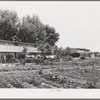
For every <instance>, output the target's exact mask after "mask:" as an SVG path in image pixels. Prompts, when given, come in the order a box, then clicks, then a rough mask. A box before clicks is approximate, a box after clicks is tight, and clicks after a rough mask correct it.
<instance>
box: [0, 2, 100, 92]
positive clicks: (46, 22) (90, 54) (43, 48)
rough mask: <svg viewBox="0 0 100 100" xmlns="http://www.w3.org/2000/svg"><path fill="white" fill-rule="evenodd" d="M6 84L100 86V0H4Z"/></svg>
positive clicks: (0, 78) (1, 24)
mask: <svg viewBox="0 0 100 100" xmlns="http://www.w3.org/2000/svg"><path fill="white" fill-rule="evenodd" d="M2 88H3V89H5V88H6V89H8V88H11V89H13V88H14V89H17V88H18V89H100V2H99V1H98V2H94V1H87V2H86V1H81V2H78V1H72V2H70V1H63V2H61V1H49V2H48V1H0V89H2ZM57 91H61V90H57Z"/></svg>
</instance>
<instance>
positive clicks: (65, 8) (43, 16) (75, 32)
mask: <svg viewBox="0 0 100 100" xmlns="http://www.w3.org/2000/svg"><path fill="white" fill-rule="evenodd" d="M0 9H2V10H4V9H8V10H15V11H16V12H17V14H18V16H19V17H20V18H22V17H23V16H25V15H30V16H32V15H34V14H37V15H38V16H39V18H40V20H41V22H43V23H44V24H48V25H50V26H52V27H54V28H55V29H56V31H57V32H58V33H59V34H60V38H59V41H58V42H57V45H58V46H59V47H63V48H65V47H72V48H87V49H90V50H91V51H99V52H100V1H0Z"/></svg>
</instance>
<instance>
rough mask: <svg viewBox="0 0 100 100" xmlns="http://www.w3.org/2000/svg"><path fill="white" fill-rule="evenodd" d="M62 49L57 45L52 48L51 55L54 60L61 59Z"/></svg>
mask: <svg viewBox="0 0 100 100" xmlns="http://www.w3.org/2000/svg"><path fill="white" fill-rule="evenodd" d="M62 51H63V48H62V47H58V46H57V45H55V46H54V48H53V54H54V55H55V56H56V59H58V60H59V59H61V58H62Z"/></svg>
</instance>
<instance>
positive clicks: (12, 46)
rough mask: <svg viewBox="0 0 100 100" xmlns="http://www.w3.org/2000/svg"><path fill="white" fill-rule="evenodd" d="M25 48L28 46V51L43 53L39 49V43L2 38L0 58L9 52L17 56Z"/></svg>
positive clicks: (0, 41)
mask: <svg viewBox="0 0 100 100" xmlns="http://www.w3.org/2000/svg"><path fill="white" fill-rule="evenodd" d="M24 48H26V49H27V52H28V53H31V54H39V53H41V52H40V51H38V49H37V45H35V44H33V43H23V42H15V41H7V40H0V59H2V57H3V58H4V57H5V56H6V55H8V54H14V55H15V57H17V56H18V53H21V52H22V51H23V50H24Z"/></svg>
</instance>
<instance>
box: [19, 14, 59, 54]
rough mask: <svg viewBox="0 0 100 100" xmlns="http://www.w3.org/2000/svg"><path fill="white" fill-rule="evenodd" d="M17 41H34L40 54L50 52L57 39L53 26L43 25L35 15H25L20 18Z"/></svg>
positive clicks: (57, 35)
mask: <svg viewBox="0 0 100 100" xmlns="http://www.w3.org/2000/svg"><path fill="white" fill-rule="evenodd" d="M18 37H19V41H21V42H28V43H34V44H37V45H38V49H39V50H41V51H42V54H51V51H52V50H51V48H52V47H53V46H54V45H55V43H56V42H57V41H58V39H59V34H58V33H57V32H56V31H55V28H53V27H50V26H49V25H44V24H43V23H42V22H41V21H40V19H39V17H38V16H37V15H33V16H32V17H30V16H26V17H24V18H23V20H22V24H21V27H20V32H19V36H18Z"/></svg>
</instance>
